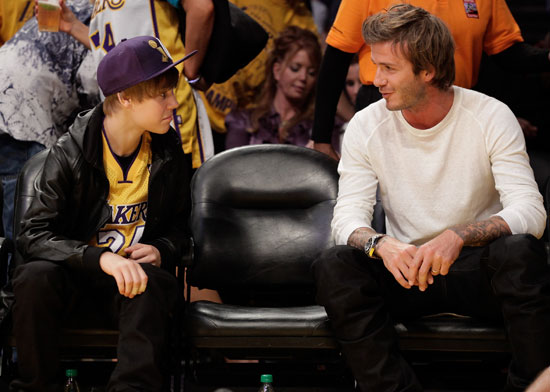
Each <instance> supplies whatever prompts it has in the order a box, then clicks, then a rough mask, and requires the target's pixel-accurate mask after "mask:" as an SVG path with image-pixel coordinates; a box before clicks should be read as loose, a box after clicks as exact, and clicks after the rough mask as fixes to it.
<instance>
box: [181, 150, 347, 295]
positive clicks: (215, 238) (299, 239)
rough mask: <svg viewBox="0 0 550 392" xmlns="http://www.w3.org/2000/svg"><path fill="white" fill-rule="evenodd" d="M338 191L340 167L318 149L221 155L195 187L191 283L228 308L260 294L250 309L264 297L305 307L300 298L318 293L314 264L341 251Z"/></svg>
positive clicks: (209, 163)
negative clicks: (334, 226) (232, 301)
mask: <svg viewBox="0 0 550 392" xmlns="http://www.w3.org/2000/svg"><path fill="white" fill-rule="evenodd" d="M337 192H338V173H337V163H336V162H335V161H334V160H333V159H331V158H329V157H328V156H326V155H324V154H322V153H319V152H317V151H314V150H311V149H307V148H303V147H297V146H291V145H256V146H246V147H240V148H236V149H232V150H228V151H225V152H223V153H221V154H219V155H216V156H214V157H213V158H211V159H210V160H208V161H207V162H206V163H205V164H204V165H203V166H201V167H200V168H199V169H198V170H197V172H196V173H195V176H194V178H193V181H192V201H193V209H192V214H191V231H192V235H193V240H194V244H195V248H194V265H193V267H192V268H191V269H190V271H189V280H190V284H192V285H194V286H198V287H200V288H210V289H216V290H218V291H221V293H222V299H223V300H224V302H227V301H228V296H229V297H232V296H233V294H236V293H237V292H238V293H239V296H240V297H241V298H242V296H243V295H244V297H248V296H249V295H251V293H254V299H251V298H248V299H246V300H245V302H246V301H251V300H252V301H253V302H254V303H255V304H256V305H258V304H259V303H260V302H263V300H260V297H262V295H264V297H263V298H264V299H265V302H269V303H270V304H274V303H277V302H278V303H279V304H281V302H287V301H288V302H289V303H290V304H293V305H299V304H300V301H299V300H298V299H297V298H295V297H294V296H295V295H298V294H297V292H301V291H303V290H304V289H305V288H309V290H310V291H312V290H313V284H314V282H313V277H312V275H311V273H310V266H311V263H312V261H313V260H314V259H315V258H316V257H317V256H318V255H319V254H320V253H321V252H322V251H323V250H325V249H327V248H330V247H331V246H333V245H334V243H333V240H332V237H331V232H330V222H331V220H332V211H333V208H334V205H335V202H336V197H337ZM243 293H245V294H243ZM311 298H312V297H311ZM274 300H275V302H273V301H274ZM258 301H260V302H258ZM237 302H239V301H237Z"/></svg>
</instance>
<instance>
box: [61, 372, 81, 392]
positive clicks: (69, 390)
mask: <svg viewBox="0 0 550 392" xmlns="http://www.w3.org/2000/svg"><path fill="white" fill-rule="evenodd" d="M65 375H66V376H67V382H66V383H65V389H64V391H65V392H80V388H79V387H78V383H77V382H76V376H77V375H78V372H77V371H76V369H67V370H66V371H65Z"/></svg>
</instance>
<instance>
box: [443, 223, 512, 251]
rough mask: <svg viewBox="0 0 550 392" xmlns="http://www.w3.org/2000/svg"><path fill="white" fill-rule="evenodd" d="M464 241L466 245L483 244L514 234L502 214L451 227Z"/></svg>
mask: <svg viewBox="0 0 550 392" xmlns="http://www.w3.org/2000/svg"><path fill="white" fill-rule="evenodd" d="M449 230H452V231H454V232H455V233H456V234H458V236H459V237H460V238H462V240H463V241H464V246H483V245H487V244H488V243H489V242H491V241H494V240H496V239H497V238H499V237H502V236H504V235H508V234H512V231H511V230H510V227H509V226H508V224H507V223H506V222H505V221H504V219H502V218H501V217H500V216H493V217H492V218H489V219H487V220H484V221H480V222H475V223H469V224H465V225H458V226H453V227H450V228H449Z"/></svg>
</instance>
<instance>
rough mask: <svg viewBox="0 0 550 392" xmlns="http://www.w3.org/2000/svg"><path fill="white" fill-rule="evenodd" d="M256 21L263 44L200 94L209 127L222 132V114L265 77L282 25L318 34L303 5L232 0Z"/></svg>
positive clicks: (254, 91)
mask: <svg viewBox="0 0 550 392" xmlns="http://www.w3.org/2000/svg"><path fill="white" fill-rule="evenodd" d="M231 2H232V3H234V4H235V5H237V6H239V7H240V8H242V9H243V10H244V11H245V12H246V13H247V14H248V15H250V16H251V17H252V18H254V20H256V21H257V22H258V23H259V24H260V25H261V26H262V27H263V28H264V29H265V31H266V32H267V33H268V35H269V39H268V41H267V45H266V47H265V48H264V49H263V50H262V51H261V52H260V53H259V54H258V56H256V58H254V60H252V61H251V62H250V63H249V64H248V65H247V66H246V67H244V68H243V69H241V70H239V71H238V72H237V73H236V74H235V75H233V77H231V79H229V80H228V81H227V82H225V83H222V84H214V85H212V87H210V89H208V90H207V91H206V92H205V93H203V97H204V98H205V99H204V101H205V104H206V111H207V113H208V118H209V119H210V125H211V126H212V129H213V130H215V131H217V132H225V123H224V122H225V116H226V115H227V114H228V113H229V112H230V111H231V110H232V109H234V108H235V107H236V106H237V99H238V97H241V98H243V97H244V100H245V101H246V102H251V101H252V100H253V98H254V96H255V95H257V93H258V90H259V88H260V86H261V84H262V83H263V82H264V80H265V75H266V70H265V64H266V61H267V59H268V56H269V51H270V50H271V48H272V47H273V40H274V38H276V37H277V36H278V35H279V33H280V32H281V31H283V30H284V29H285V27H287V26H290V25H295V26H298V27H301V28H303V29H307V30H311V31H313V32H314V33H315V34H317V28H316V26H315V22H314V21H313V17H312V15H311V12H310V11H309V10H308V9H307V8H306V7H305V5H303V6H302V8H298V9H292V8H289V7H288V5H287V4H286V1H285V0H231Z"/></svg>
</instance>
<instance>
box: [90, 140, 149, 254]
mask: <svg viewBox="0 0 550 392" xmlns="http://www.w3.org/2000/svg"><path fill="white" fill-rule="evenodd" d="M102 138H103V167H104V169H105V174H106V175H107V179H108V180H109V196H108V198H107V203H108V204H109V207H110V209H111V219H110V221H109V222H107V223H106V224H105V225H104V226H103V227H102V228H101V229H100V230H99V232H98V233H97V234H96V235H95V237H94V238H93V239H92V241H90V245H92V246H100V247H109V248H110V249H111V251H112V252H113V253H118V254H119V255H121V256H126V254H125V252H124V249H126V248H127V247H129V246H131V245H134V244H136V243H138V242H139V240H140V239H141V236H142V235H143V231H144V230H145V222H146V221H147V197H148V185H149V174H150V170H151V161H152V154H151V135H150V134H149V132H145V133H144V134H143V136H142V137H141V143H140V146H139V147H138V150H137V154H136V155H135V157H134V160H133V161H132V162H131V163H130V164H129V165H128V166H127V168H126V169H125V168H124V167H123V166H121V164H120V162H119V161H118V159H117V157H116V155H115V154H114V153H113V151H112V150H111V147H110V145H109V140H108V139H107V136H106V134H105V130H103V137H102Z"/></svg>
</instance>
